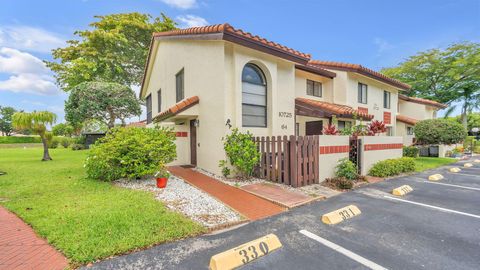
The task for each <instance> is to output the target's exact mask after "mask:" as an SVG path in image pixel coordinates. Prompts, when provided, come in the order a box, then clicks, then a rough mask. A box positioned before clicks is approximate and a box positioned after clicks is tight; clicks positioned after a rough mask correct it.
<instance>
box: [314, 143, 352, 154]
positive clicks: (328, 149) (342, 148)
mask: <svg viewBox="0 0 480 270" xmlns="http://www.w3.org/2000/svg"><path fill="white" fill-rule="evenodd" d="M349 151H350V146H349V145H336V146H320V155H326V154H338V153H348V152H349Z"/></svg>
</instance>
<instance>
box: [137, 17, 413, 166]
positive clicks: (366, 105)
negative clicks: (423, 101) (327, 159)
mask: <svg viewBox="0 0 480 270" xmlns="http://www.w3.org/2000/svg"><path fill="white" fill-rule="evenodd" d="M407 89H408V85H405V84H402V83H401V82H399V81H396V80H393V79H391V78H388V77H386V76H384V75H382V74H380V73H377V72H375V71H373V70H369V69H366V68H364V67H362V66H359V65H351V64H341V63H333V64H332V62H321V61H312V60H311V57H310V55H309V54H306V53H302V52H299V51H296V50H293V49H291V48H288V47H285V46H283V45H280V44H278V43H275V42H271V41H268V40H266V39H264V38H261V37H259V36H255V35H252V34H250V33H247V32H244V31H242V30H239V29H235V28H233V27H232V26H230V25H229V24H220V25H213V26H205V27H194V28H188V29H179V30H173V31H169V32H161V33H155V34H154V35H153V38H152V42H151V46H150V52H149V56H148V60H147V64H146V68H145V74H144V79H143V83H142V87H141V92H140V97H141V98H142V99H145V100H146V104H147V126H152V125H153V122H159V123H160V124H161V125H162V126H168V127H172V128H173V129H174V130H175V132H176V134H177V140H176V144H177V160H176V161H175V162H174V164H180V165H185V164H191V165H194V166H198V167H200V168H202V169H205V170H207V171H210V172H213V173H220V169H219V167H218V162H219V160H222V159H225V153H224V150H223V142H222V138H223V137H224V136H225V135H226V134H228V133H229V130H230V128H239V129H240V130H244V131H246V130H248V131H250V132H251V133H252V134H253V135H255V136H281V135H295V134H296V135H314V134H321V132H322V128H323V126H324V125H326V124H328V123H331V122H332V121H333V119H336V120H335V121H336V122H335V123H334V124H336V125H337V126H338V127H339V128H343V127H346V126H348V125H352V124H353V119H354V118H355V117H358V118H360V119H362V120H366V121H369V120H371V119H378V120H383V121H385V122H386V123H387V124H388V125H389V126H390V127H391V130H392V131H390V132H391V133H394V131H395V123H396V121H395V119H396V118H397V105H396V104H397V102H398V101H397V100H398V93H399V92H401V91H404V90H407Z"/></svg>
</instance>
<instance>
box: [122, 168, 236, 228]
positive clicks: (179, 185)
mask: <svg viewBox="0 0 480 270" xmlns="http://www.w3.org/2000/svg"><path fill="white" fill-rule="evenodd" d="M115 185H117V186H120V187H124V188H130V189H136V190H145V191H150V192H153V193H154V194H155V198H156V199H157V200H160V201H162V202H164V203H165V204H166V206H167V207H168V208H169V209H171V210H173V211H177V212H181V213H183V214H184V215H186V216H187V217H189V218H190V219H192V220H194V221H196V222H198V223H200V224H202V225H204V226H205V227H207V228H213V227H218V226H222V225H226V224H229V223H234V222H238V221H240V220H241V219H242V218H241V217H240V215H238V214H237V213H236V212H235V211H233V210H232V209H230V208H229V207H227V206H225V205H224V204H223V203H221V202H219V201H218V200H217V199H215V198H213V197H212V196H210V195H209V194H207V193H205V192H203V191H201V190H199V189H197V188H195V187H194V186H192V185H190V184H188V183H186V182H185V181H183V180H182V179H180V178H178V177H175V176H173V175H172V176H170V178H169V179H168V184H167V187H166V188H164V189H160V188H157V187H156V183H155V180H154V179H143V180H133V181H128V180H118V181H115Z"/></svg>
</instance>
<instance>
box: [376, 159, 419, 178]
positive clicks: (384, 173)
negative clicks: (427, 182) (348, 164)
mask: <svg viewBox="0 0 480 270" xmlns="http://www.w3.org/2000/svg"><path fill="white" fill-rule="evenodd" d="M413 171H415V160H414V159H413V158H411V157H402V158H396V159H386V160H382V161H379V162H377V163H375V165H373V167H372V168H371V169H370V171H369V172H368V175H371V176H376V177H388V176H394V175H398V174H401V173H406V172H413Z"/></svg>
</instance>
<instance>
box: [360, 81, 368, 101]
mask: <svg viewBox="0 0 480 270" xmlns="http://www.w3.org/2000/svg"><path fill="white" fill-rule="evenodd" d="M367 91H368V86H367V85H366V84H363V83H358V103H363V104H367Z"/></svg>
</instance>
